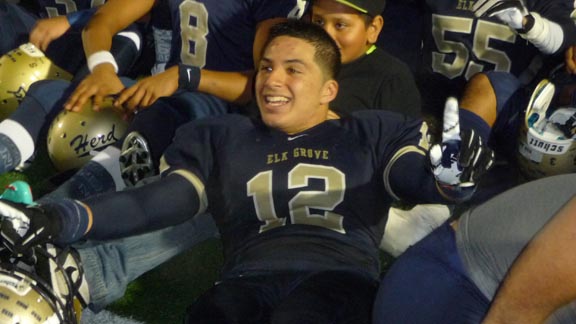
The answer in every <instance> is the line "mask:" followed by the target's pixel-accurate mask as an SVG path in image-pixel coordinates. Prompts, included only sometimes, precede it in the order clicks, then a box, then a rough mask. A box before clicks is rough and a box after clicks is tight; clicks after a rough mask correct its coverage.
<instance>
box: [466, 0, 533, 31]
mask: <svg viewBox="0 0 576 324" xmlns="http://www.w3.org/2000/svg"><path fill="white" fill-rule="evenodd" d="M472 11H474V15H475V16H476V17H478V18H480V17H496V18H498V19H499V20H500V21H502V22H503V23H505V24H506V25H508V26H510V27H512V28H514V29H523V27H524V23H523V22H524V17H526V16H528V15H529V12H528V9H526V7H525V6H524V3H523V2H522V1H521V0H478V1H476V2H475V3H474V5H473V6H472Z"/></svg>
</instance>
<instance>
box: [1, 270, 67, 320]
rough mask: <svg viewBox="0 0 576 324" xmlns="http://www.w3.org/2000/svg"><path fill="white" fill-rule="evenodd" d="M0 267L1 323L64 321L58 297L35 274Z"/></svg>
mask: <svg viewBox="0 0 576 324" xmlns="http://www.w3.org/2000/svg"><path fill="white" fill-rule="evenodd" d="M6 267H7V265H4V266H3V267H2V268H0V296H2V303H0V309H1V311H0V323H30V324H35V323H38V324H43V323H62V322H63V321H62V315H61V314H60V312H59V307H58V305H57V304H56V299H55V298H54V297H53V296H52V295H51V293H50V292H49V291H48V289H46V287H43V286H42V285H41V283H40V282H38V281H37V280H35V279H34V278H33V277H32V275H30V274H27V273H25V272H23V271H21V270H17V269H11V270H8V269H5V268H6Z"/></svg>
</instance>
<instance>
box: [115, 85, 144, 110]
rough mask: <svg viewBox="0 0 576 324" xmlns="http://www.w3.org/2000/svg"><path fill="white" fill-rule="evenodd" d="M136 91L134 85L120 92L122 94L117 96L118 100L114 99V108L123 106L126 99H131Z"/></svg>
mask: <svg viewBox="0 0 576 324" xmlns="http://www.w3.org/2000/svg"><path fill="white" fill-rule="evenodd" d="M136 90H138V88H137V87H136V85H135V86H132V87H130V88H127V89H124V90H122V92H120V95H119V96H118V99H116V101H115V102H114V105H115V106H116V107H121V106H123V105H124V104H125V103H126V101H127V100H128V99H130V98H132V96H133V95H134V93H135V92H136Z"/></svg>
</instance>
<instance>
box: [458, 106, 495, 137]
mask: <svg viewBox="0 0 576 324" xmlns="http://www.w3.org/2000/svg"><path fill="white" fill-rule="evenodd" d="M459 115H460V128H461V129H473V130H474V131H475V132H476V133H477V134H478V135H479V136H480V137H481V138H482V142H484V144H486V143H488V139H489V138H490V132H491V131H492V128H491V127H490V125H488V123H486V121H484V119H482V118H481V117H480V116H478V115H476V114H475V113H473V112H471V111H469V110H466V109H462V108H461V109H459Z"/></svg>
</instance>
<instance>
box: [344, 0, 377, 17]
mask: <svg viewBox="0 0 576 324" xmlns="http://www.w3.org/2000/svg"><path fill="white" fill-rule="evenodd" d="M335 1H336V2H339V3H341V4H343V5H347V6H348V7H351V8H354V9H356V10H358V11H360V12H361V13H365V14H367V15H370V16H372V17H376V16H378V15H381V14H382V11H384V7H386V0H335Z"/></svg>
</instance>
